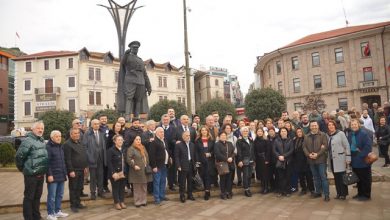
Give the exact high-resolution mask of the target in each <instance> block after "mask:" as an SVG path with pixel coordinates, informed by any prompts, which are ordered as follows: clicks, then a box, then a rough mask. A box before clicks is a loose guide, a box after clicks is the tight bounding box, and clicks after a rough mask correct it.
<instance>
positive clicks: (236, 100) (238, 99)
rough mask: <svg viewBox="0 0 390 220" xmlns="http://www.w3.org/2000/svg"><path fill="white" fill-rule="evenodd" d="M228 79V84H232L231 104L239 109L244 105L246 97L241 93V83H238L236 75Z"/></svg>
mask: <svg viewBox="0 0 390 220" xmlns="http://www.w3.org/2000/svg"><path fill="white" fill-rule="evenodd" d="M228 79H229V81H228V82H229V83H230V93H231V100H230V102H231V103H232V104H233V105H235V106H236V107H239V106H241V105H243V104H244V97H243V95H242V92H241V87H240V83H239V82H238V77H237V76H236V75H229V76H228Z"/></svg>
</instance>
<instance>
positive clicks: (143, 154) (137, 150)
mask: <svg viewBox="0 0 390 220" xmlns="http://www.w3.org/2000/svg"><path fill="white" fill-rule="evenodd" d="M127 163H128V164H129V166H130V170H129V182H130V183H132V184H133V189H134V205H135V207H137V208H139V207H141V206H146V205H147V203H146V202H147V200H146V194H147V184H148V182H151V181H152V169H151V167H150V165H149V155H148V152H147V151H146V149H145V147H144V146H143V145H142V144H141V137H140V136H138V135H137V136H136V137H135V139H134V142H133V144H132V145H131V146H130V148H129V149H128V150H127Z"/></svg>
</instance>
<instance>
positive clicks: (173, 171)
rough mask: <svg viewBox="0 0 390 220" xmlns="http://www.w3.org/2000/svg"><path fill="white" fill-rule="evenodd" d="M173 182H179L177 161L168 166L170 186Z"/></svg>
mask: <svg viewBox="0 0 390 220" xmlns="http://www.w3.org/2000/svg"><path fill="white" fill-rule="evenodd" d="M173 184H177V170H176V165H175V161H173V163H172V165H171V166H170V167H168V186H169V188H172V187H173Z"/></svg>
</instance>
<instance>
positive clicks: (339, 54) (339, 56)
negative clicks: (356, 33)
mask: <svg viewBox="0 0 390 220" xmlns="http://www.w3.org/2000/svg"><path fill="white" fill-rule="evenodd" d="M334 55H335V59H336V63H340V62H343V61H344V54H343V48H342V47H340V48H336V49H334Z"/></svg>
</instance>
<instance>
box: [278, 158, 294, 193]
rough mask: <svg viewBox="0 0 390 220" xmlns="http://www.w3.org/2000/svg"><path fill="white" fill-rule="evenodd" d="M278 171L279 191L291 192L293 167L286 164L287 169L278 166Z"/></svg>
mask: <svg viewBox="0 0 390 220" xmlns="http://www.w3.org/2000/svg"><path fill="white" fill-rule="evenodd" d="M276 172H277V174H278V181H279V185H278V186H279V187H278V191H279V193H285V194H289V193H291V186H290V183H291V181H290V180H291V167H290V166H289V165H286V168H285V169H280V168H277V169H276Z"/></svg>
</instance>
